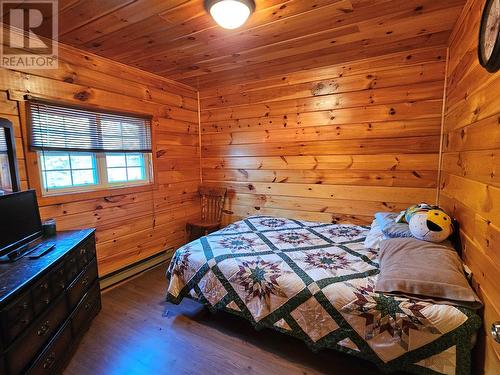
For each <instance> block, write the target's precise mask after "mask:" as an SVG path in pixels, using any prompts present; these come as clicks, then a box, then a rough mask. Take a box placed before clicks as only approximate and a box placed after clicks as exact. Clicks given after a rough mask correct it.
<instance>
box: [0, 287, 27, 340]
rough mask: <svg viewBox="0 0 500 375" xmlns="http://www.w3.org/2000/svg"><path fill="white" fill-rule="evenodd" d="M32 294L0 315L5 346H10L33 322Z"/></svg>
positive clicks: (7, 307)
mask: <svg viewBox="0 0 500 375" xmlns="http://www.w3.org/2000/svg"><path fill="white" fill-rule="evenodd" d="M33 318H34V315H33V304H32V302H31V294H30V293H25V294H23V295H22V296H21V297H19V298H18V299H16V300H15V301H13V302H11V303H10V304H8V305H7V306H6V307H5V308H4V309H3V310H2V312H1V313H0V320H1V327H2V336H3V344H4V346H8V345H9V344H10V343H11V342H12V341H14V339H15V338H16V337H17V336H18V335H19V334H20V333H21V332H22V331H23V330H24V329H25V328H26V327H27V326H28V325H29V324H30V323H31V322H32V321H33Z"/></svg>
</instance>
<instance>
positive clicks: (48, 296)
mask: <svg viewBox="0 0 500 375" xmlns="http://www.w3.org/2000/svg"><path fill="white" fill-rule="evenodd" d="M31 293H32V297H33V310H34V311H35V316H37V315H38V314H39V313H40V312H42V311H43V310H45V309H46V308H47V306H48V305H49V304H50V302H51V301H52V300H53V299H54V297H53V296H52V291H51V287H50V282H49V275H47V276H45V277H44V278H43V279H42V280H40V281H38V282H37V283H36V284H35V285H34V286H33V289H32V291H31Z"/></svg>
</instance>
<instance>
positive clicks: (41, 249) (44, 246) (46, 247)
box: [28, 242, 55, 259]
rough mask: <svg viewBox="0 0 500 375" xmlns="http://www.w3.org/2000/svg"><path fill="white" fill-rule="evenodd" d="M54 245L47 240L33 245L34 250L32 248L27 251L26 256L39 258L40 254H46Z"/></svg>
mask: <svg viewBox="0 0 500 375" xmlns="http://www.w3.org/2000/svg"><path fill="white" fill-rule="evenodd" d="M54 246H55V244H54V243H53V242H47V243H44V244H41V245H38V246H37V247H35V250H33V251H32V252H31V253H29V255H28V258H30V259H37V258H40V257H41V256H42V255H45V254H47V253H48V252H49V251H50V250H52V248H53V247H54Z"/></svg>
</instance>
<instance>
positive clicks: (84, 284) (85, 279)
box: [82, 276, 89, 286]
mask: <svg viewBox="0 0 500 375" xmlns="http://www.w3.org/2000/svg"><path fill="white" fill-rule="evenodd" d="M88 283H89V277H88V276H86V277H85V278H84V279H83V280H82V285H83V286H87V284H88Z"/></svg>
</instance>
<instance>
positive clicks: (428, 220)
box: [409, 206, 453, 242]
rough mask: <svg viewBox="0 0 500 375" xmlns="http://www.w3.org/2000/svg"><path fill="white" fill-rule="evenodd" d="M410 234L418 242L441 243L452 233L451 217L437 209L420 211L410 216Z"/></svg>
mask: <svg viewBox="0 0 500 375" xmlns="http://www.w3.org/2000/svg"><path fill="white" fill-rule="evenodd" d="M409 226H410V232H411V234H412V235H413V236H414V237H415V238H418V239H419V240H423V241H429V242H442V241H444V240H446V239H447V238H448V237H450V235H451V234H452V233H453V224H452V220H451V217H450V216H448V215H447V214H446V212H444V211H443V210H442V209H440V208H439V207H435V206H433V207H432V208H431V209H420V210H417V211H416V212H414V213H413V214H412V215H411V216H410V220H409Z"/></svg>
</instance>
